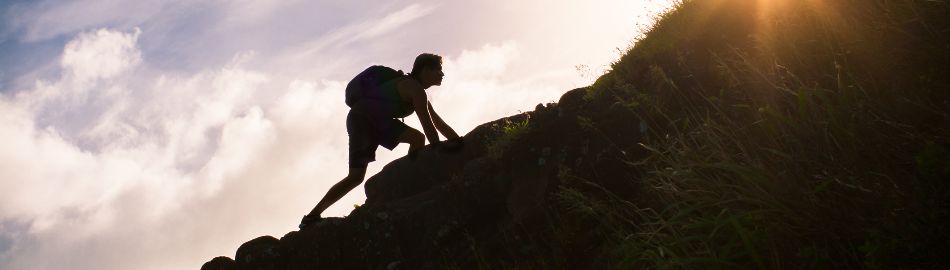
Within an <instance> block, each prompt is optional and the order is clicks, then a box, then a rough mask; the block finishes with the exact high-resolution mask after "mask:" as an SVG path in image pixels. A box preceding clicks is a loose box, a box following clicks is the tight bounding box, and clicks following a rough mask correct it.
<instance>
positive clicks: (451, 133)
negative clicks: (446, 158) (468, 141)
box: [426, 102, 459, 139]
mask: <svg viewBox="0 0 950 270" xmlns="http://www.w3.org/2000/svg"><path fill="white" fill-rule="evenodd" d="M426 104H427V105H428V107H429V115H430V116H432V123H433V124H435V128H436V129H438V130H439V132H440V133H442V135H445V137H446V138H448V139H455V138H458V137H459V135H458V134H456V133H455V130H452V127H450V126H449V125H448V124H446V123H445V121H443V120H442V117H439V114H437V113H435V109H433V108H432V103H431V102H428V103H426Z"/></svg>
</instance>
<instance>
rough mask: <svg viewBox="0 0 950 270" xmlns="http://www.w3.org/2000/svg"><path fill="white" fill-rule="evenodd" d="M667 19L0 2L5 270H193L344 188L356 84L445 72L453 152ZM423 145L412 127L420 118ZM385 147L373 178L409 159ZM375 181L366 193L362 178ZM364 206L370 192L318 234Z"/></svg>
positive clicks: (646, 5) (575, 81) (400, 7)
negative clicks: (416, 63)
mask: <svg viewBox="0 0 950 270" xmlns="http://www.w3.org/2000/svg"><path fill="white" fill-rule="evenodd" d="M669 6H670V4H669V3H668V2H667V0H590V1H573V0H570V1H569V0H545V1H542V0H524V1H501V0H485V1H435V0H426V1H385V2H383V1H329V0H315V1H304V0H284V1H253V0H207V1H188V0H139V1H121V0H74V1H43V0H41V1H25V0H5V1H3V2H2V3H0V15H2V17H0V149H2V151H0V269H9V270H15V269H40V270H42V269H197V268H200V267H201V264H203V263H204V262H206V261H208V260H210V259H211V258H213V257H216V256H229V257H233V256H234V252H235V251H236V250H237V247H238V246H240V245H241V244H242V243H244V242H246V241H248V240H251V239H253V238H255V237H257V236H261V235H273V236H275V237H278V238H280V237H281V236H283V235H284V234H286V233H287V232H290V231H293V230H296V226H297V224H298V223H299V221H300V218H301V216H302V215H304V214H306V213H307V212H309V210H310V209H311V208H312V207H313V206H314V205H315V204H316V203H317V202H318V201H319V200H320V198H321V197H322V196H323V194H324V193H325V192H326V191H327V190H328V189H329V187H330V186H332V185H333V184H334V183H336V182H337V181H339V180H340V179H342V178H343V176H345V175H346V171H347V167H348V165H347V148H346V145H347V135H346V130H345V116H346V112H347V110H348V108H347V107H346V105H345V104H344V103H343V92H344V87H345V85H346V83H347V82H348V81H349V79H351V78H352V77H353V76H354V75H355V74H357V73H359V72H360V71H361V70H363V69H364V68H366V67H368V66H370V65H374V64H382V65H387V66H390V67H394V68H397V69H403V70H406V71H408V70H409V69H411V66H412V60H413V59H414V57H415V56H416V55H418V54H420V53H424V52H429V53H436V54H439V55H442V56H443V57H444V65H443V66H444V67H443V70H444V72H445V74H446V76H445V79H444V81H443V84H442V86H436V87H433V88H430V89H429V90H427V92H428V94H429V95H428V96H429V100H430V101H431V102H432V104H433V107H434V109H435V110H436V111H437V112H438V113H439V115H440V116H442V118H444V119H445V120H446V122H448V123H449V125H450V126H452V127H453V128H454V129H455V130H456V131H457V132H458V133H459V134H465V133H467V132H469V131H471V130H472V129H474V128H475V127H476V126H478V125H479V124H481V123H485V122H488V121H492V120H495V119H498V118H501V117H505V116H509V115H514V114H518V113H520V112H525V111H530V110H532V109H533V108H534V106H535V105H536V104H538V103H549V102H556V101H557V100H558V98H559V97H560V96H561V94H563V93H565V92H567V91H569V90H571V89H574V88H577V87H583V86H587V85H589V84H590V83H591V82H593V80H594V79H596V77H597V76H599V75H601V74H603V73H604V72H605V71H606V70H608V69H609V66H610V64H611V63H612V62H613V61H616V60H617V59H619V57H620V55H621V54H622V52H624V51H625V50H626V49H627V48H628V47H629V46H631V45H632V44H634V42H635V40H636V39H637V38H638V37H639V36H640V35H641V33H642V31H643V30H644V29H647V28H648V27H649V25H650V24H651V22H652V20H653V18H654V17H655V16H656V15H658V14H659V13H660V12H661V11H662V10H664V9H666V8H668V7H669ZM406 123H407V124H409V125H410V126H411V127H414V128H416V129H420V125H419V122H418V120H417V119H416V118H415V116H411V117H409V118H406ZM407 149H408V147H407V146H405V145H402V146H399V147H397V148H396V149H394V150H393V151H387V150H385V149H383V148H380V149H379V150H378V151H377V161H376V162H373V163H371V164H370V165H369V168H368V172H367V175H368V176H369V175H372V174H375V173H376V172H378V171H379V170H380V169H381V168H382V167H383V165H385V164H386V163H388V162H389V161H392V160H394V159H396V158H399V157H401V156H403V155H405V153H406V151H407ZM367 178H368V177H367ZM364 200H365V194H364V192H363V187H362V185H361V186H359V187H357V188H356V189H354V190H353V191H351V192H350V193H349V194H348V195H347V196H346V197H344V198H343V199H341V200H340V201H339V202H337V203H336V204H335V205H333V206H332V207H330V208H329V209H328V210H327V211H326V212H325V213H324V216H345V215H347V214H348V213H349V212H350V211H352V209H353V207H354V205H358V204H362V203H363V201H364Z"/></svg>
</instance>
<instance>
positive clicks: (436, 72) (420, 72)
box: [409, 53, 445, 88]
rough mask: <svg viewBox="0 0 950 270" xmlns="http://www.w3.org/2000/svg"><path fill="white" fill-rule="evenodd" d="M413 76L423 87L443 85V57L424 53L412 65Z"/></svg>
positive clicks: (411, 74) (410, 74)
mask: <svg viewBox="0 0 950 270" xmlns="http://www.w3.org/2000/svg"><path fill="white" fill-rule="evenodd" d="M409 76H412V77H413V78H415V79H416V80H418V81H419V83H420V84H422V87H424V88H429V87H430V86H433V85H442V77H444V76H445V73H442V56H438V55H435V54H431V53H423V54H420V55H419V56H416V61H415V62H414V63H413V64H412V71H411V72H409Z"/></svg>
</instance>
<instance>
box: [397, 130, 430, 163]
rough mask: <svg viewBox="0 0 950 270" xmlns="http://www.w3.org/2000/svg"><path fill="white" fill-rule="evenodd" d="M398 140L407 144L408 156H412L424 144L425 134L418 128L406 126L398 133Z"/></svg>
mask: <svg viewBox="0 0 950 270" xmlns="http://www.w3.org/2000/svg"><path fill="white" fill-rule="evenodd" d="M399 142H400V143H408V144H409V157H410V158H414V157H415V154H416V153H417V152H418V151H419V150H422V147H423V146H425V143H426V136H425V135H422V132H419V131H418V130H415V129H412V128H407V129H406V131H403V132H402V134H399Z"/></svg>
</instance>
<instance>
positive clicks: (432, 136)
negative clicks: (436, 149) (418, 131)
mask: <svg viewBox="0 0 950 270" xmlns="http://www.w3.org/2000/svg"><path fill="white" fill-rule="evenodd" d="M427 103H428V101H427V100H426V93H425V91H424V90H422V89H417V90H416V91H412V104H427ZM414 107H415V108H416V114H418V115H419V123H421V124H422V132H423V133H425V135H426V138H428V139H429V143H430V144H431V143H436V142H438V141H439V133H438V132H436V130H435V127H434V126H433V125H432V118H431V117H429V109H428V106H414Z"/></svg>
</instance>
